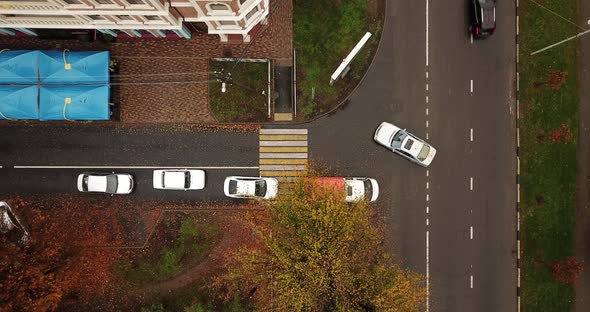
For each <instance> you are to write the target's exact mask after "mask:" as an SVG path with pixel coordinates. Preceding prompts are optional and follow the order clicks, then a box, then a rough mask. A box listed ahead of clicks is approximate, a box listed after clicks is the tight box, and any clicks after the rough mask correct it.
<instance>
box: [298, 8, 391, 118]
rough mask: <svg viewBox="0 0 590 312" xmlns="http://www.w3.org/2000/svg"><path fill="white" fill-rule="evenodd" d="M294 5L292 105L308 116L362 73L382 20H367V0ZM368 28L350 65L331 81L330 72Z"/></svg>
mask: <svg viewBox="0 0 590 312" xmlns="http://www.w3.org/2000/svg"><path fill="white" fill-rule="evenodd" d="M294 6H295V7H294V13H293V41H294V42H293V43H294V45H295V49H296V51H297V75H298V76H297V88H298V91H299V96H298V104H297V107H298V110H299V111H300V112H301V113H303V115H305V116H306V117H312V116H315V115H317V114H319V113H322V112H324V111H326V110H328V109H329V108H330V107H332V106H333V104H335V101H337V100H338V98H339V96H340V95H342V94H343V93H345V92H346V91H347V90H350V89H351V88H352V87H353V86H355V85H356V84H357V83H358V82H359V80H360V79H361V78H362V75H363V72H364V70H365V69H366V66H367V65H368V62H369V61H370V56H372V55H373V53H374V51H375V49H376V47H377V43H378V38H379V36H380V32H381V21H380V20H375V21H371V19H370V18H369V13H368V5H367V0H346V1H341V0H313V1H295V2H294ZM367 31H370V32H372V33H373V36H372V37H371V39H370V40H369V42H368V44H367V45H366V46H365V47H364V48H363V50H362V52H361V53H359V54H358V55H357V56H356V58H355V60H354V61H353V62H352V63H351V71H350V72H349V73H348V75H347V76H346V77H345V78H344V79H342V80H340V81H338V82H336V83H335V85H334V86H330V84H329V82H330V75H331V74H332V73H333V72H334V70H336V68H337V67H338V65H339V64H340V63H341V62H342V59H344V58H345V57H346V56H347V55H348V53H349V52H350V50H352V48H353V47H354V46H355V45H356V44H357V42H358V41H359V40H360V39H361V38H362V37H363V35H364V34H365V32H367ZM312 90H314V91H312ZM312 92H313V94H314V100H312Z"/></svg>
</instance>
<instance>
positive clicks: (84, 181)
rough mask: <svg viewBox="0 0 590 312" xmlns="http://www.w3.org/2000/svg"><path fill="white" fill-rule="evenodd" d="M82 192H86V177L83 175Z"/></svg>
mask: <svg viewBox="0 0 590 312" xmlns="http://www.w3.org/2000/svg"><path fill="white" fill-rule="evenodd" d="M82 190H83V191H88V176H87V175H85V176H84V178H82Z"/></svg>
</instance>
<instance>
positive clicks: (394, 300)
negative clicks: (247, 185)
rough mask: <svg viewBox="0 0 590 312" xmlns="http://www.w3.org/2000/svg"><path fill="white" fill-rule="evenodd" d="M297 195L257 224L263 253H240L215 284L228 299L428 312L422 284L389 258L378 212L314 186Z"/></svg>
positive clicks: (300, 185)
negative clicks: (424, 311)
mask: <svg viewBox="0 0 590 312" xmlns="http://www.w3.org/2000/svg"><path fill="white" fill-rule="evenodd" d="M292 192H293V193H292V194H291V195H288V196H282V197H280V198H279V199H278V200H276V201H273V202H271V203H269V204H267V205H266V208H267V209H266V219H265V220H264V221H265V222H259V223H258V224H256V225H255V233H256V236H257V237H258V240H259V243H260V246H259V248H252V247H248V248H242V249H240V250H239V251H237V252H235V253H233V254H232V255H231V256H230V257H229V258H228V260H227V263H226V271H225V272H224V273H223V274H221V275H220V276H218V277H217V278H215V279H214V281H213V285H214V288H215V290H216V291H217V292H219V293H222V294H223V299H225V300H231V298H235V297H236V296H240V297H242V298H245V297H247V298H251V300H252V303H253V305H254V306H255V308H257V310H272V311H392V312H396V311H400V312H401V311H403V312H412V311H422V310H423V307H424V304H425V297H426V292H425V289H424V283H423V278H422V276H420V275H419V274H417V273H414V272H411V271H407V270H404V269H402V268H401V267H400V266H398V265H397V264H395V263H393V261H392V259H391V258H390V256H389V255H388V254H387V253H386V252H385V251H384V248H383V234H382V225H381V224H380V223H379V222H377V221H376V220H377V218H376V216H375V211H374V208H371V206H370V205H369V204H368V203H366V202H360V203H346V202H345V201H344V200H343V199H344V198H345V194H344V190H338V191H336V190H334V189H326V188H323V187H318V185H317V184H314V183H311V184H310V182H309V180H301V181H299V182H297V183H295V185H294V187H293V189H292Z"/></svg>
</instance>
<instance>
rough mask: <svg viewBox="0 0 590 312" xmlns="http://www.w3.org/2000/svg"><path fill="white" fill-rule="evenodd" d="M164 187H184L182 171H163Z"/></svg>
mask: <svg viewBox="0 0 590 312" xmlns="http://www.w3.org/2000/svg"><path fill="white" fill-rule="evenodd" d="M163 174H164V187H166V188H169V187H173V188H184V182H185V180H184V178H185V177H184V174H185V172H184V171H164V173H163Z"/></svg>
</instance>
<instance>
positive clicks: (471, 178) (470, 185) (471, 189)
mask: <svg viewBox="0 0 590 312" xmlns="http://www.w3.org/2000/svg"><path fill="white" fill-rule="evenodd" d="M469 190H470V191H473V177H470V178H469Z"/></svg>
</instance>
